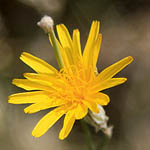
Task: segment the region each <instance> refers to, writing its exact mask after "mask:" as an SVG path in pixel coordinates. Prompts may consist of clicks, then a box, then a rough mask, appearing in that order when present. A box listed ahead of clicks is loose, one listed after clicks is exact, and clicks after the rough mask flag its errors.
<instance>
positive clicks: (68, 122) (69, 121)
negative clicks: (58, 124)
mask: <svg viewBox="0 0 150 150" xmlns="http://www.w3.org/2000/svg"><path fill="white" fill-rule="evenodd" d="M74 122H75V112H74V110H71V111H68V112H67V114H66V116H65V119H64V124H63V128H62V129H61V131H60V133H59V139H60V140H63V139H64V138H66V137H67V136H68V134H69V133H70V131H71V129H72V127H73V125H74Z"/></svg>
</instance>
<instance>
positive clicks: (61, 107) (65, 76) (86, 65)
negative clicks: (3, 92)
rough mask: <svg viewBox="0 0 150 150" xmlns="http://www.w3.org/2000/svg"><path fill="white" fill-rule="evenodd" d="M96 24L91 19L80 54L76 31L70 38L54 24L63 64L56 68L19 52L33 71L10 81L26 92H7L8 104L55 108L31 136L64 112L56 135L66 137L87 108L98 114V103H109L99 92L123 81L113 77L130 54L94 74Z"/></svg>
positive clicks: (27, 110)
mask: <svg viewBox="0 0 150 150" xmlns="http://www.w3.org/2000/svg"><path fill="white" fill-rule="evenodd" d="M99 26H100V23H99V22H98V21H93V23H92V26H91V30H90V33H89V37H88V40H87V43H86V46H85V49H84V51H83V54H82V52H81V45H80V33H79V31H78V30H77V29H75V30H74V31H73V37H72V38H71V37H70V35H69V32H68V30H67V28H66V27H65V26H64V25H63V24H61V25H57V33H58V37H59V41H57V44H58V46H59V49H60V53H61V56H62V60H63V64H64V68H63V69H61V70H60V71H58V70H56V69H55V68H54V67H52V66H51V65H49V64H48V63H46V62H45V61H43V60H41V59H39V58H37V57H35V56H32V55H31V54H29V53H26V52H23V53H22V55H21V57H20V59H21V60H22V61H23V62H24V63H26V64H27V65H28V66H30V67H31V68H32V69H33V70H34V71H35V72H36V73H25V74H24V77H25V79H14V80H13V84H15V85H16V86H18V87H20V88H23V89H25V90H27V91H29V92H25V93H17V94H13V95H11V96H10V97H9V103H13V104H25V103H29V104H31V105H30V106H28V107H27V108H25V109H24V111H25V113H35V112H38V111H40V110H44V109H48V108H53V107H55V108H54V109H53V110H52V111H50V112H49V113H47V114H46V115H45V116H44V117H43V118H42V119H41V120H40V121H39V122H38V124H37V125H36V127H35V128H34V130H33V132H32V135H33V136H35V137H40V136H41V135H43V134H44V133H45V132H46V131H47V130H48V129H49V128H50V127H52V126H53V125H54V124H55V122H56V121H57V120H58V119H59V118H61V117H62V116H63V115H65V118H64V124H63V128H62V129H61V131H60V134H59V138H60V139H64V138H66V137H67V136H68V134H69V133H70V131H71V129H72V127H73V124H74V122H75V120H78V119H82V118H84V117H85V116H86V115H87V113H88V110H89V109H90V110H91V111H92V112H95V113H99V108H98V105H101V106H103V105H107V104H108V103H109V101H110V100H109V97H108V96H107V95H106V94H104V93H102V92H100V91H102V90H105V89H107V88H110V87H113V86H116V85H119V84H122V83H124V82H125V81H126V80H127V79H126V78H113V77H114V76H115V75H116V74H117V73H118V72H119V71H121V70H122V69H123V68H125V67H126V66H127V65H128V64H130V63H131V62H132V60H133V58H132V57H131V56H129V57H126V58H124V59H122V60H120V61H118V62H117V63H115V64H113V65H111V66H109V67H108V68H106V69H104V70H103V71H102V72H101V73H99V74H96V73H95V70H96V63H97V59H98V55H99V49H100V45H101V40H102V35H101V34H99ZM50 40H51V39H50ZM52 46H53V45H52Z"/></svg>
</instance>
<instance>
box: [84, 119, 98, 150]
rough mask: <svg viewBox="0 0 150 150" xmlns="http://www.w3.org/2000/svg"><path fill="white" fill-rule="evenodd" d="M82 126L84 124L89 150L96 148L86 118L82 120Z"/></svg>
mask: <svg viewBox="0 0 150 150" xmlns="http://www.w3.org/2000/svg"><path fill="white" fill-rule="evenodd" d="M81 126H82V129H83V131H84V133H85V138H86V141H87V144H88V147H89V150H95V145H94V143H93V140H92V136H91V133H90V130H89V128H88V125H87V123H86V122H85V121H84V120H81Z"/></svg>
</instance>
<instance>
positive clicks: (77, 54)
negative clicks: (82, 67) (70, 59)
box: [73, 29, 82, 65]
mask: <svg viewBox="0 0 150 150" xmlns="http://www.w3.org/2000/svg"><path fill="white" fill-rule="evenodd" d="M73 56H74V62H75V65H78V64H79V63H80V64H81V62H82V53H81V45H80V32H79V30H77V29H76V30H74V31H73Z"/></svg>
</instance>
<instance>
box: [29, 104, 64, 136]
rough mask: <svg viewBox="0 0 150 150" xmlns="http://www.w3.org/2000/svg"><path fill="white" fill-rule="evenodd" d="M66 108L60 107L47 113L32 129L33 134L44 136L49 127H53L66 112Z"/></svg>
mask: <svg viewBox="0 0 150 150" xmlns="http://www.w3.org/2000/svg"><path fill="white" fill-rule="evenodd" d="M65 112H66V110H65V108H64V107H63V106H62V107H58V108H56V109H54V110H52V111H51V112H49V113H47V114H46V115H45V116H44V117H43V118H42V119H41V120H40V121H39V122H38V123H37V125H36V126H35V128H34V129H33V131H32V135H33V136H34V137H40V136H42V135H43V134H44V133H45V132H47V130H48V129H49V128H51V127H52V126H53V125H54V124H55V123H56V121H57V120H58V119H60V118H61V117H62V116H63V115H64V114H65Z"/></svg>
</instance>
